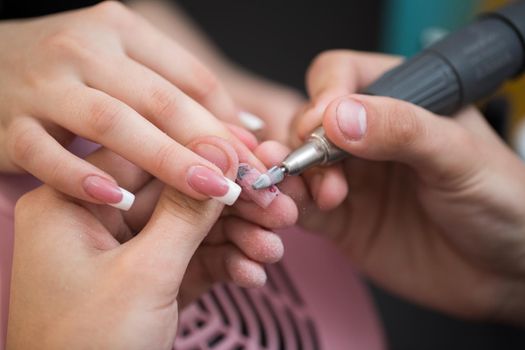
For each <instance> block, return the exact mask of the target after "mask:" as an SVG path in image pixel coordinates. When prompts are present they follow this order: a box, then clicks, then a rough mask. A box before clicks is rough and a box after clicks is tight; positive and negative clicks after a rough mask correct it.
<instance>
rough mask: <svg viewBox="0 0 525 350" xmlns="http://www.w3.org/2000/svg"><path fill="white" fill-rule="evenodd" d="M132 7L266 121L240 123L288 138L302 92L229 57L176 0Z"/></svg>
mask: <svg viewBox="0 0 525 350" xmlns="http://www.w3.org/2000/svg"><path fill="white" fill-rule="evenodd" d="M130 6H131V8H133V10H135V11H136V12H138V13H140V14H141V15H143V16H144V17H146V18H148V19H150V20H151V21H152V23H154V25H155V26H157V27H158V28H159V29H160V30H162V31H164V32H165V33H166V34H168V35H169V36H170V37H172V38H173V39H175V40H176V41H177V42H179V43H181V44H182V45H183V46H184V47H185V48H187V49H189V50H190V51H191V52H192V53H194V54H195V55H196V56H197V57H199V59H201V60H202V61H203V62H204V63H206V65H208V67H211V68H212V69H213V72H215V73H216V74H217V75H218V77H219V78H220V81H221V82H223V84H224V86H225V87H226V89H227V90H228V92H229V93H230V95H231V96H232V98H233V100H234V101H235V104H236V105H237V106H239V107H240V108H241V109H242V110H244V111H246V112H248V113H250V114H253V115H255V116H257V117H258V118H259V119H262V120H263V121H264V127H263V129H262V130H253V129H250V124H251V123H249V124H245V123H242V119H241V120H240V122H241V123H240V124H239V123H237V124H238V125H242V126H244V127H246V128H247V129H249V130H251V131H253V132H256V135H257V137H258V138H259V139H261V140H275V141H279V142H287V141H288V135H289V130H290V123H291V121H292V119H293V116H294V115H295V113H296V112H297V110H298V109H299V108H300V107H301V106H302V104H303V103H304V96H302V94H301V93H300V92H298V91H296V90H294V89H292V88H290V87H288V86H284V85H282V84H279V83H276V82H273V81H270V80H268V79H265V78H264V77H261V76H259V75H257V74H254V73H253V72H250V71H248V70H246V69H244V68H242V67H241V66H239V65H238V64H236V63H235V62H232V61H231V60H229V59H228V57H226V56H225V55H224V54H223V53H222V52H220V50H219V49H218V48H217V47H216V46H215V45H214V44H213V43H212V42H211V41H210V40H209V39H208V38H207V36H206V34H205V33H204V32H202V31H201V30H200V28H199V27H198V25H197V24H196V23H194V21H192V19H191V18H190V17H189V16H188V15H187V14H186V13H185V12H184V10H183V9H181V8H180V7H178V6H176V4H175V3H174V2H167V1H163V0H156V1H155V0H148V1H143V0H135V1H131V2H130Z"/></svg>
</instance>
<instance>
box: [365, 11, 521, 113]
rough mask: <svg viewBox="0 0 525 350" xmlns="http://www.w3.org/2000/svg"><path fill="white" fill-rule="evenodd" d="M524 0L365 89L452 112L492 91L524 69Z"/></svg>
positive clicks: (465, 30)
mask: <svg viewBox="0 0 525 350" xmlns="http://www.w3.org/2000/svg"><path fill="white" fill-rule="evenodd" d="M524 32H525V1H518V2H515V3H513V4H511V5H510V6H507V7H505V8H503V9H502V10H500V11H498V12H495V13H493V14H489V15H485V16H483V17H481V18H480V19H478V20H477V21H476V22H474V23H472V24H471V25H469V26H467V27H465V28H463V29H461V30H459V31H457V32H455V33H453V34H451V35H449V36H447V37H446V38H444V39H443V40H441V41H439V42H438V43H436V44H434V45H432V46H431V47H429V48H427V49H425V50H424V51H422V52H421V53H420V54H418V55H416V56H414V57H413V58H411V59H409V60H407V61H406V62H404V63H402V64H401V65H400V66H398V67H396V68H394V69H393V70H391V71H389V72H387V73H386V74H385V75H383V76H382V77H381V78H379V79H378V80H377V81H376V82H374V83H373V84H372V85H370V86H369V87H368V88H366V89H364V90H363V93H367V94H372V95H381V96H390V97H393V98H397V99H401V100H405V101H408V102H411V103H414V104H416V105H419V106H421V107H423V108H426V109H428V110H430V111H432V112H434V113H437V114H444V115H450V114H452V113H454V112H456V111H458V110H459V109H460V108H461V107H463V106H465V105H467V104H469V103H472V102H474V101H477V100H479V99H481V98H484V97H486V96H488V95H490V94H491V93H493V92H494V91H495V90H496V89H497V88H498V87H499V86H500V85H501V84H502V83H503V82H505V81H506V80H508V79H510V78H512V77H514V76H517V75H518V74H519V73H521V72H522V71H523V69H524V67H525V54H524V50H525V49H524V48H525V40H524V37H525V35H524Z"/></svg>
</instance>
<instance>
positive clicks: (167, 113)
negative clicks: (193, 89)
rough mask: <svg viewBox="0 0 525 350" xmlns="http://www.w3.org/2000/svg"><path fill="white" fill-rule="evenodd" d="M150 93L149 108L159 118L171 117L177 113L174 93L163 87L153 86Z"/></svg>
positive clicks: (176, 100)
mask: <svg viewBox="0 0 525 350" xmlns="http://www.w3.org/2000/svg"><path fill="white" fill-rule="evenodd" d="M152 91H153V92H152V93H151V98H150V103H151V110H152V111H153V113H154V114H155V116H158V117H160V118H161V120H166V119H173V117H174V116H176V115H177V109H178V98H177V96H176V94H175V93H173V92H171V91H168V90H166V89H163V88H154V89H153V90H152Z"/></svg>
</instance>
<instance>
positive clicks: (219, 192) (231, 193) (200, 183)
mask: <svg viewBox="0 0 525 350" xmlns="http://www.w3.org/2000/svg"><path fill="white" fill-rule="evenodd" d="M188 183H189V184H190V186H191V187H192V188H193V189H194V190H195V191H197V192H199V193H202V194H204V195H207V196H210V197H211V198H214V199H216V200H218V201H219V202H221V203H224V204H226V205H233V203H235V201H237V198H239V195H240V194H241V187H240V186H239V185H237V184H236V183H235V182H233V181H231V180H230V179H228V178H226V177H224V176H221V175H219V174H217V173H216V172H215V171H213V170H211V169H209V168H206V167H204V166H200V165H196V166H192V167H191V168H190V169H189V170H188Z"/></svg>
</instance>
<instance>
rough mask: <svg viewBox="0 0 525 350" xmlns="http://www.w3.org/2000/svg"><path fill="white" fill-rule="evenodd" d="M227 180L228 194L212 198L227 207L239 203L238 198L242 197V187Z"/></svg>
mask: <svg viewBox="0 0 525 350" xmlns="http://www.w3.org/2000/svg"><path fill="white" fill-rule="evenodd" d="M225 179H226V182H227V183H228V192H226V194H225V195H224V196H221V197H212V198H214V199H216V200H218V201H219V202H221V203H224V204H226V205H233V204H234V203H235V202H236V201H237V198H239V196H240V195H241V186H239V185H237V184H236V183H235V182H233V181H232V180H230V179H228V178H225Z"/></svg>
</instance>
